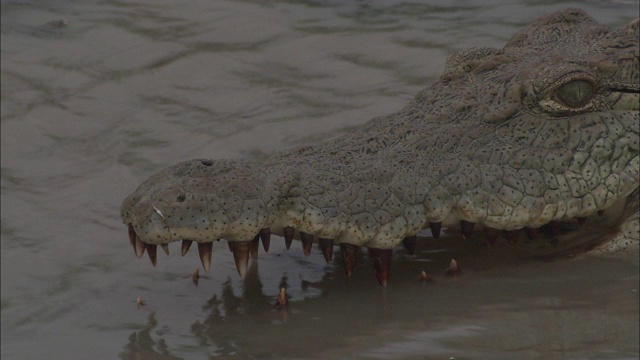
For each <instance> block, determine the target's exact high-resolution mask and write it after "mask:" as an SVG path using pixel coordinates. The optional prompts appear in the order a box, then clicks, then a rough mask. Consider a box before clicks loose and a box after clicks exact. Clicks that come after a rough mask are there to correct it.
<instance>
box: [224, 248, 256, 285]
mask: <svg viewBox="0 0 640 360" xmlns="http://www.w3.org/2000/svg"><path fill="white" fill-rule="evenodd" d="M258 245H259V244H258ZM252 247H253V246H252V244H251V243H250V242H249V241H229V248H230V249H231V251H232V252H233V259H234V260H235V262H236V269H238V274H240V277H241V278H243V279H244V277H245V275H247V265H248V264H249V253H250V252H251V248H252Z"/></svg>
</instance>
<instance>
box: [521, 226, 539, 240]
mask: <svg viewBox="0 0 640 360" xmlns="http://www.w3.org/2000/svg"><path fill="white" fill-rule="evenodd" d="M538 230H540V228H529V227H528V228H524V232H525V233H526V234H527V238H528V239H529V240H533V239H535V238H536V236H538Z"/></svg>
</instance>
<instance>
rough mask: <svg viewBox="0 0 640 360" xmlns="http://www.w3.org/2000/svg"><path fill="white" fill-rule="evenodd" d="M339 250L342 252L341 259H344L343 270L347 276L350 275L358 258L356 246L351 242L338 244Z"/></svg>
mask: <svg viewBox="0 0 640 360" xmlns="http://www.w3.org/2000/svg"><path fill="white" fill-rule="evenodd" d="M340 252H341V253H342V259H343V260H344V270H345V271H346V273H347V277H351V274H353V268H354V266H355V265H356V261H357V260H358V246H357V245H353V244H346V243H345V244H340Z"/></svg>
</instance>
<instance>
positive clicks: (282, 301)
mask: <svg viewBox="0 0 640 360" xmlns="http://www.w3.org/2000/svg"><path fill="white" fill-rule="evenodd" d="M288 304H289V299H287V289H286V288H285V287H281V288H280V293H279V294H278V299H276V309H278V310H283V309H286V308H287V305H288Z"/></svg>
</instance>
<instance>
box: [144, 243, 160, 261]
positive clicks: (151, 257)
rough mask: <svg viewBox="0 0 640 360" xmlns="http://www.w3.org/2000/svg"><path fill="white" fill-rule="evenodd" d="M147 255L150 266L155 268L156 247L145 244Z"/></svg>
mask: <svg viewBox="0 0 640 360" xmlns="http://www.w3.org/2000/svg"><path fill="white" fill-rule="evenodd" d="M146 248H147V255H149V260H151V265H153V266H156V263H157V259H158V257H157V254H158V245H155V244H147V246H146Z"/></svg>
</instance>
